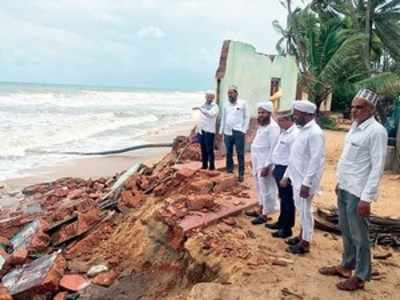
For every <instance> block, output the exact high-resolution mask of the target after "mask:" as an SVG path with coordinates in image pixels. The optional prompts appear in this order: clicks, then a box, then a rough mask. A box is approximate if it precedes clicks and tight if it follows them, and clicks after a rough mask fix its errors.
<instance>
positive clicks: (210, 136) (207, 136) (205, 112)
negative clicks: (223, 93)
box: [193, 91, 219, 170]
mask: <svg viewBox="0 0 400 300" xmlns="http://www.w3.org/2000/svg"><path fill="white" fill-rule="evenodd" d="M205 97H206V102H205V103H204V104H203V105H202V106H200V107H194V108H193V110H199V111H200V120H199V124H198V125H197V131H198V137H199V142H200V147H201V160H202V169H209V170H215V158H214V139H215V128H216V127H215V126H216V122H217V116H218V111H219V109H218V105H217V104H215V103H214V99H215V94H214V92H213V91H207V92H206V95H205Z"/></svg>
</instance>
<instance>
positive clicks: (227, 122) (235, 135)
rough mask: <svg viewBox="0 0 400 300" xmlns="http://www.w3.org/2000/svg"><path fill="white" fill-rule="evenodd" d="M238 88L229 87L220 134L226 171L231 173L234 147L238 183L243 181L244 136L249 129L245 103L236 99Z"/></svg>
mask: <svg viewBox="0 0 400 300" xmlns="http://www.w3.org/2000/svg"><path fill="white" fill-rule="evenodd" d="M238 95H239V94H238V88H237V87H236V86H234V85H232V86H230V87H229V90H228V99H229V101H225V103H224V108H223V110H222V117H221V127H220V134H223V135H224V142H225V148H226V170H227V172H228V173H232V172H233V157H232V156H233V147H234V146H235V147H236V154H237V158H238V165H239V182H243V180H244V149H245V136H246V132H247V129H248V128H249V122H250V117H249V111H248V108H247V104H246V101H244V100H241V99H238Z"/></svg>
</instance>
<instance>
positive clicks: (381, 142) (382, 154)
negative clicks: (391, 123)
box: [361, 130, 388, 202]
mask: <svg viewBox="0 0 400 300" xmlns="http://www.w3.org/2000/svg"><path fill="white" fill-rule="evenodd" d="M370 141H371V147H370V148H369V154H370V157H371V171H370V173H369V176H368V180H367V183H366V185H365V187H364V189H363V191H362V193H361V201H364V202H372V201H373V200H375V199H376V197H377V195H378V186H379V182H380V180H381V178H382V175H383V170H384V168H385V159H386V151H387V141H388V135H387V133H386V130H380V131H377V132H375V133H373V134H372V135H371V136H370Z"/></svg>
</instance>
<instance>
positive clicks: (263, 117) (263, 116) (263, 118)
mask: <svg viewBox="0 0 400 300" xmlns="http://www.w3.org/2000/svg"><path fill="white" fill-rule="evenodd" d="M257 113H258V116H257V121H258V124H260V125H261V126H263V125H267V124H269V122H270V119H271V113H270V112H268V111H266V110H265V109H262V108H259V109H257Z"/></svg>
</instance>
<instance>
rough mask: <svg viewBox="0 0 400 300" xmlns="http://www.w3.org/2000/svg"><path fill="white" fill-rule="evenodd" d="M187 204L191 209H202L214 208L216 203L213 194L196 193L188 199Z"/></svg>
mask: <svg viewBox="0 0 400 300" xmlns="http://www.w3.org/2000/svg"><path fill="white" fill-rule="evenodd" d="M187 205H188V208H189V209H192V210H201V209H203V208H212V207H213V206H214V205H215V203H214V200H213V197H212V196H211V195H196V196H190V197H189V198H188V199H187Z"/></svg>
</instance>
